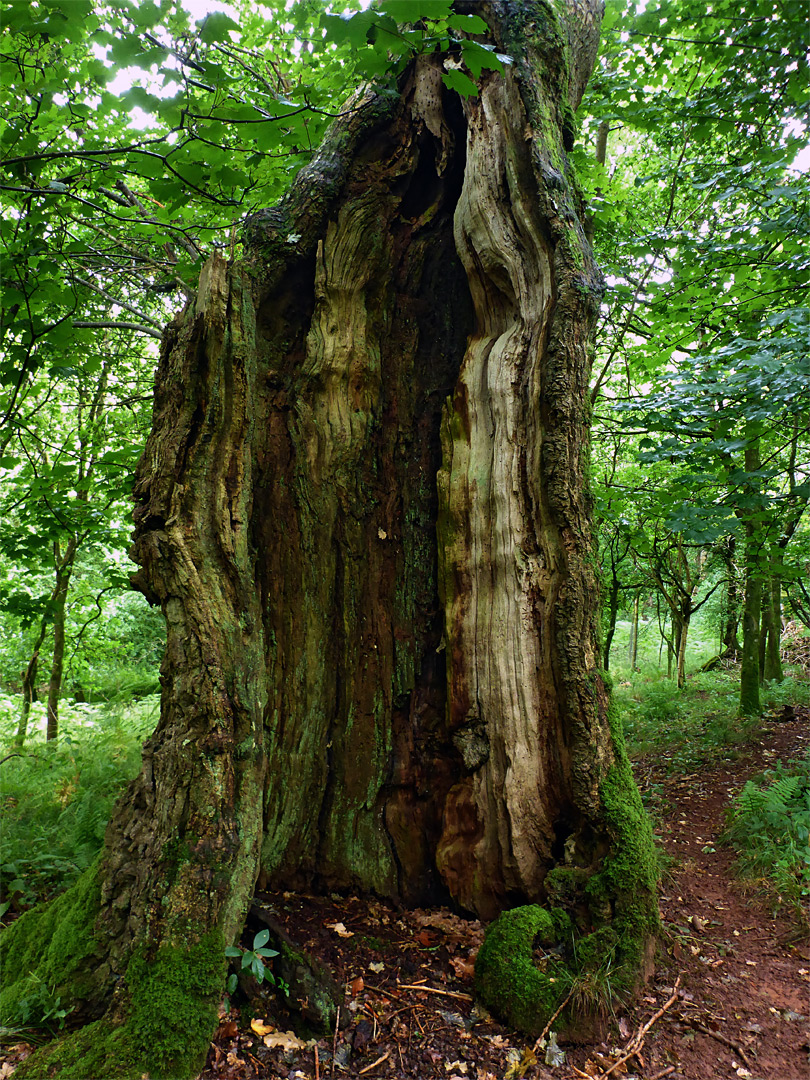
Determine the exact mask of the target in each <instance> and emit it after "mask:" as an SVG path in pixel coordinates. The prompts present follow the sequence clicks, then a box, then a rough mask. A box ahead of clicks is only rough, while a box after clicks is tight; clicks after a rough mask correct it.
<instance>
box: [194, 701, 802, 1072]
mask: <svg viewBox="0 0 810 1080" xmlns="http://www.w3.org/2000/svg"><path fill="white" fill-rule="evenodd" d="M792 715H793V716H794V717H795V719H792V720H790V721H788V722H780V721H779V720H777V719H776V718H771V719H769V720H766V721H765V722H764V723H763V725H762V727H761V730H760V732H759V737H758V739H757V741H756V743H752V744H749V745H747V746H744V747H734V748H731V749H729V748H724V749H721V750H718V752H717V756H715V757H714V758H713V760H712V761H710V762H707V763H706V764H705V765H704V767H703V768H701V769H699V770H698V771H695V772H692V773H690V774H689V775H683V774H681V775H679V774H678V773H676V772H670V771H669V769H668V765H667V761H666V759H665V757H664V756H661V755H658V756H656V759H655V760H651V759H649V758H648V759H642V760H641V761H639V762H638V763H637V766H636V771H637V778H638V782H639V784H640V786H641V787H642V790H645V791H647V792H648V795H649V796H651V803H652V808H653V812H654V815H655V821H656V825H657V829H658V833H659V837H660V840H661V842H662V844H663V846H664V848H665V850H666V852H667V855H668V861H669V868H668V870H667V873H666V876H665V879H664V883H663V888H662V896H661V917H662V923H663V926H664V931H665V932H664V936H663V939H662V942H661V948H660V950H659V957H658V962H657V969H656V974H655V976H654V978H653V979H652V981H651V982H650V983H649V984H648V985H647V986H646V987H645V988H644V990H643V991H642V992H641V993H640V994H639V995H638V997H637V999H636V1000H635V1001H633V1002H631V1003H629V1005H626V1006H622V1005H620V1004H619V1003H618V1002H617V1003H615V1004H614V1015H613V1016H612V1017H610V1018H608V1019H606V1020H604V1021H602V1022H600V1023H597V1024H594V1023H589V1024H586V1025H583V1026H582V1027H581V1028H580V1030H578V1031H567V1032H565V1033H560V1036H559V1046H560V1048H561V1050H563V1051H564V1052H565V1058H564V1061H563V1062H562V1063H561V1064H559V1065H557V1066H555V1067H550V1066H548V1065H546V1064H545V1063H544V1058H545V1055H544V1052H543V1051H542V1050H539V1049H538V1050H537V1052H536V1057H535V1053H534V1051H533V1042H532V1040H527V1039H525V1038H523V1037H521V1036H518V1035H516V1034H515V1033H514V1032H511V1031H509V1030H507V1029H506V1028H504V1027H502V1026H501V1025H499V1024H497V1023H495V1022H494V1021H493V1020H491V1019H490V1018H489V1017H488V1016H487V1015H486V1014H485V1013H483V1012H482V1011H481V1010H479V1009H477V1007H476V1006H475V1004H474V1002H473V999H472V973H473V963H474V956H475V953H476V951H477V949H478V946H479V944H480V942H481V940H482V937H483V927H482V926H481V924H480V923H478V922H474V921H469V920H466V919H462V918H458V917H457V916H456V915H454V914H453V913H452V912H450V911H446V910H445V911H442V910H431V911H404V910H400V909H397V908H395V907H393V906H390V905H387V904H384V903H380V902H377V901H368V900H360V899H356V898H352V897H350V898H348V899H347V898H345V897H332V898H331V899H330V898H323V897H310V896H302V895H299V894H290V893H285V894H283V895H267V896H262V897H257V900H258V901H259V902H260V903H261V904H263V905H264V906H265V907H267V908H270V909H271V910H272V911H273V913H274V915H275V917H276V918H277V919H278V921H279V922H281V923H282V925H284V926H285V928H286V929H287V932H288V933H289V934H290V935H291V936H292V937H293V938H294V939H295V940H296V941H297V942H298V943H299V944H301V945H302V946H303V947H304V948H305V949H306V950H308V951H309V952H311V953H313V954H314V955H315V956H317V957H318V958H319V959H320V960H321V961H322V962H323V963H324V964H326V965H327V967H329V968H330V969H331V970H332V971H333V972H334V973H335V975H336V977H337V979H338V980H339V981H340V982H342V983H343V985H344V986H345V988H346V995H347V996H346V1011H347V1016H348V1017H349V1018H350V1024H349V1026H348V1027H347V1028H345V1029H343V1030H339V1031H338V1033H337V1036H336V1037H335V1036H330V1037H328V1038H325V1039H322V1040H321V1041H320V1042H318V1043H309V1044H306V1045H304V1044H303V1043H301V1042H300V1041H299V1040H297V1039H296V1038H295V1037H294V1036H293V1035H292V1034H291V1033H290V1034H287V1033H286V1032H285V1031H284V1027H285V1025H284V1023H283V1020H282V1021H281V1022H279V1019H278V1018H277V1017H275V1018H274V1017H273V1016H272V1015H268V1017H267V1018H266V1021H265V1022H264V1023H262V1022H257V1021H254V1022H253V1029H252V1030H251V1029H248V1030H247V1031H245V1030H240V1028H239V1025H238V1024H237V1023H236V1021H235V1019H229V1018H223V1022H222V1024H221V1026H220V1029H219V1032H218V1034H217V1038H216V1041H215V1043H214V1044H213V1045H212V1048H211V1054H210V1056H209V1060H208V1065H207V1068H206V1069H205V1071H204V1072H203V1074H202V1076H201V1078H200V1080H253V1078H268V1080H276V1078H279V1080H282V1078H283V1080H327V1078H328V1080H332V1078H333V1077H350V1078H355V1077H368V1080H378V1078H389V1080H402V1078H414V1080H430V1078H442V1080H504V1078H508V1080H519V1078H521V1077H526V1078H527V1080H536V1078H545V1080H574V1078H579V1077H592V1078H594V1077H605V1076H607V1075H608V1074H609V1076H610V1077H620V1078H622V1077H623V1078H624V1080H629V1078H631V1077H636V1078H638V1080H656V1078H657V1080H663V1078H664V1077H668V1078H671V1080H715V1078H718V1080H719V1078H726V1077H729V1078H731V1077H749V1078H754V1080H806V1078H807V1077H808V1050H809V1049H810V1043H809V1042H808V1040H809V1039H810V1033H809V1032H808V1017H809V1016H810V953H809V952H808V937H807V935H806V934H804V933H802V930H801V928H800V927H797V925H796V922H795V920H794V921H791V920H790V918H789V917H788V916H787V915H781V916H780V915H776V916H774V915H773V913H772V912H771V910H770V908H769V906H767V903H766V902H765V901H764V899H763V898H762V897H761V896H758V895H757V894H756V892H755V891H754V892H752V891H751V889H750V886H749V887H748V888H746V887H745V886H743V884H742V883H741V882H740V881H739V880H738V879H737V878H735V876H734V873H733V862H734V853H733V852H732V851H731V850H730V849H729V848H726V847H722V846H720V845H719V844H718V839H719V837H720V834H721V833H722V831H723V829H724V827H725V824H726V809H727V807H728V804H729V801H730V799H731V798H733V797H734V796H736V795H737V794H738V793H739V791H740V789H741V787H742V785H743V783H744V782H745V780H747V779H748V778H749V777H752V776H755V775H756V774H757V773H760V772H762V770H763V769H766V768H768V767H770V766H772V765H775V764H776V762H777V761H779V760H781V761H783V762H787V761H789V760H791V759H793V758H796V757H798V756H799V755H801V754H803V753H805V752H806V751H807V749H808V747H810V710H807V709H798V710H796V711H795V712H794V713H793V714H792ZM648 801H649V799H648ZM676 981H677V989H674V988H675V985H676ZM665 1006H666V1008H665ZM662 1009H664V1011H663V1012H661V1010H662ZM659 1013H660V1015H657V1014H659ZM653 1017H656V1019H655V1020H654V1022H653V1024H652V1025H651V1026H650V1027H649V1030H648V1031H647V1032H646V1034H645V1035H644V1037H643V1044H642V1046H641V1049H640V1050H639V1053H638V1054H636V1055H635V1056H633V1057H631V1058H629V1059H628V1060H627V1061H626V1062H625V1063H623V1064H618V1065H616V1062H617V1061H619V1060H620V1059H621V1058H622V1057H623V1056H624V1054H625V1053H626V1050H625V1048H627V1047H630V1046H631V1045H632V1040H633V1039H634V1037H637V1033H638V1032H639V1031H640V1029H641V1028H642V1026H643V1025H644V1024H646V1023H648V1022H649V1021H650V1019H652V1018H653ZM268 1044H269V1045H268ZM537 1059H539V1060H537ZM611 1066H613V1069H612V1070H611Z"/></svg>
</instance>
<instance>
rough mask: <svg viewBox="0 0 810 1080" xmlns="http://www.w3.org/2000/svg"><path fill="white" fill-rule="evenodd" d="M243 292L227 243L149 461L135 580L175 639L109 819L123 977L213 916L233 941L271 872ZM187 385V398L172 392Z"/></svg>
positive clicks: (111, 892) (171, 350) (143, 477)
mask: <svg viewBox="0 0 810 1080" xmlns="http://www.w3.org/2000/svg"><path fill="white" fill-rule="evenodd" d="M244 300H245V297H244V294H243V291H242V288H241V282H240V278H239V275H238V274H233V273H231V272H229V270H228V268H227V267H226V265H225V263H224V260H222V259H221V258H218V257H216V256H215V257H214V258H213V259H212V260H211V262H210V263H209V264H208V266H207V267H206V271H205V272H204V275H203V278H202V280H201V288H200V293H199V296H198V299H197V304H196V310H195V311H193V312H191V313H189V315H188V316H187V317H186V318H185V320H184V321H183V322H182V323H181V324H179V325H177V326H175V328H174V329H173V331H172V332H171V333H170V334H169V335H168V337H167V340H166V342H165V347H164V350H163V352H162V356H161V362H160V371H159V375H158V387H159V392H158V396H157V400H156V416H157V419H158V423H157V424H156V426H155V428H154V429H153V434H152V437H151V439H150V441H149V444H148V446H147V450H146V453H145V456H144V459H143V461H142V462H141V465H140V467H139V474H138V483H137V489H136V492H137V499H138V506H137V509H136V522H137V524H138V526H139V529H138V533H137V538H136V544H135V549H134V554H135V556H136V558H137V560H138V561H139V562H140V564H141V567H142V570H141V571H140V572H139V575H138V576H137V579H136V582H135V583H136V584H137V585H138V587H140V588H141V589H142V590H143V591H144V592H145V593H146V594H147V596H148V597H149V598H150V599H151V600H152V601H153V602H159V603H160V604H161V605H162V607H163V610H164V613H165V615H166V623H167V632H168V636H167V648H166V654H165V657H164V661H163V665H162V669H161V680H162V683H163V704H162V709H161V720H160V723H159V725H158V727H157V729H156V731H155V733H154V734H153V736H152V737H151V738H150V739H149V740H147V743H146V745H145V747H144V753H143V765H142V769H141V773H140V775H139V776H138V777H137V778H136V780H134V781H133V782H132V784H131V785H130V788H129V790H128V792H127V795H126V797H125V798H124V799H123V800H122V801H121V802H120V803H119V805H118V808H117V812H116V814H115V815H114V816H113V818H112V820H111V822H110V825H109V826H108V834H107V848H106V855H105V860H104V864H103V868H102V892H101V900H102V913H101V916H100V919H99V926H98V927H97V930H98V932H99V933H101V934H102V936H103V937H104V938H105V939H106V941H107V942H109V944H110V954H109V960H108V963H109V966H110V968H111V970H112V972H113V973H114V974H120V971H117V970H116V967H117V964H118V963H122V962H123V961H124V960H125V959H126V958H127V957H128V955H129V954H130V953H131V952H132V949H133V947H136V946H142V945H144V944H146V945H147V947H148V944H149V942H151V941H161V942H163V943H169V944H174V945H179V944H182V945H186V944H188V943H189V942H193V941H195V940H198V939H199V938H200V936H201V935H202V934H203V933H205V932H207V931H210V930H211V929H212V928H214V927H216V928H217V929H218V930H219V931H220V932H221V933H222V934H223V937H224V939H225V940H228V939H232V937H233V935H234V933H235V932H236V930H237V929H238V927H239V926H240V925H241V922H242V920H243V918H244V904H245V902H246V894H247V895H249V892H250V890H251V888H252V883H253V881H254V880H255V875H256V872H257V869H258V857H259V840H260V836H261V815H260V807H261V791H262V786H263V778H264V750H263V735H262V707H261V705H262V699H263V696H264V692H263V690H262V686H263V679H262V669H263V666H264V646H263V634H262V622H261V611H260V607H259V604H258V602H257V598H256V595H255V588H254V581H255V570H254V564H253V557H252V553H251V551H250V548H249V544H248V530H247V526H248V522H249V519H250V513H251V501H252V479H253V478H252V465H251V457H252V454H251V444H252V440H253V434H254V431H253V426H252V420H251V415H252V391H251V382H252V375H251V371H250V368H251V367H252V360H251V356H252V353H253V347H252V341H253V328H252V318H251V313H252V308H251V305H250V304H249V303H247V304H246V303H245V302H244ZM173 380H177V381H176V382H174V381H173ZM177 385H181V386H183V387H184V389H185V391H186V393H185V395H184V396H183V397H180V396H179V395H176V394H173V393H171V391H170V389H169V390H168V392H167V388H171V387H173V386H177ZM161 391H162V392H161ZM133 808H134V809H135V810H136V811H137V812H136V813H133ZM155 875H157V878H158V880H159V882H160V883H159V884H158V881H156V879H155Z"/></svg>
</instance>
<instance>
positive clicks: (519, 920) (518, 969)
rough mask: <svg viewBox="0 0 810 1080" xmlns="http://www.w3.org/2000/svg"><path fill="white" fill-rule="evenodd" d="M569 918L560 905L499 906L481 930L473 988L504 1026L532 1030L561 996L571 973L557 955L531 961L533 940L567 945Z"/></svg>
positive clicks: (554, 945)
mask: <svg viewBox="0 0 810 1080" xmlns="http://www.w3.org/2000/svg"><path fill="white" fill-rule="evenodd" d="M571 935H572V925H571V921H570V919H569V918H568V916H567V915H565V913H564V912H562V911H556V910H555V911H551V912H549V911H546V910H545V908H541V907H538V906H537V905H536V904H529V905H526V906H525V907H517V908H513V909H512V910H511V911H504V912H503V913H502V914H501V915H499V916H498V918H497V919H496V920H495V922H493V923H492V925H491V926H490V927H489V929H488V930H487V934H486V937H485V939H484V944H483V945H482V946H481V949H480V950H479V953H478V959H477V960H476V962H475V993H476V997H477V998H478V1000H479V1001H480V1002H481V1004H482V1005H484V1006H485V1007H486V1008H487V1009H489V1010H490V1012H492V1013H494V1014H495V1015H496V1016H498V1017H499V1018H500V1019H501V1020H503V1021H504V1023H506V1024H508V1025H509V1026H510V1027H513V1028H517V1030H519V1031H524V1032H526V1033H527V1034H529V1035H538V1034H539V1033H540V1032H541V1031H542V1030H543V1027H544V1026H545V1024H546V1021H547V1020H548V1019H549V1017H550V1016H551V1015H552V1014H553V1013H554V1012H555V1011H556V1009H557V1008H558V1006H559V1005H560V1004H561V1003H562V1001H563V1000H564V999H565V997H566V995H567V993H568V990H569V988H570V985H571V975H570V973H569V971H568V968H567V966H566V964H565V962H564V961H563V960H562V959H556V958H552V957H549V958H548V959H546V960H544V961H541V963H542V964H543V966H544V968H545V970H541V968H540V966H538V963H536V962H535V958H534V950H535V947H536V946H541V947H542V948H543V949H547V950H550V949H558V948H559V947H560V946H562V947H563V948H567V947H568V946H569V945H570V940H571Z"/></svg>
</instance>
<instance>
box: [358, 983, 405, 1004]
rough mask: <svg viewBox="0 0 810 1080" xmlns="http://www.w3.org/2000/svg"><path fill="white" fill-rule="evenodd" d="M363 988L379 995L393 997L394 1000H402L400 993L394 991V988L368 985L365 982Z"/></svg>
mask: <svg viewBox="0 0 810 1080" xmlns="http://www.w3.org/2000/svg"><path fill="white" fill-rule="evenodd" d="M363 989H364V990H370V991H371V992H372V993H373V994H379V995H380V996H381V997H388V998H393V1000H394V1001H404V998H403V997H402V994H398V993H396V991H395V990H389V989H388V988H387V987H385V986H370V985H369V984H368V983H366V984H365V986H364V987H363Z"/></svg>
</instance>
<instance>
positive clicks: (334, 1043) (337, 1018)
mask: <svg viewBox="0 0 810 1080" xmlns="http://www.w3.org/2000/svg"><path fill="white" fill-rule="evenodd" d="M339 1026H340V1006H339V1005H338V1007H337V1015H336V1016H335V1037H334V1039H333V1040H332V1065H331V1068H330V1069H329V1075H330V1076H334V1075H335V1055H336V1054H337V1037H338V1027H339Z"/></svg>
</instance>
